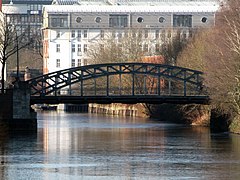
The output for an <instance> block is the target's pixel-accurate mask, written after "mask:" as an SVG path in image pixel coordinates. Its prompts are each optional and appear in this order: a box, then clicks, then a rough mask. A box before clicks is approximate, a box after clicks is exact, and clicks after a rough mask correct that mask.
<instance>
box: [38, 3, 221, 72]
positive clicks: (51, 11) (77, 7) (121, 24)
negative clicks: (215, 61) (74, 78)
mask: <svg viewBox="0 0 240 180" xmlns="http://www.w3.org/2000/svg"><path fill="white" fill-rule="evenodd" d="M62 2H65V1H61V2H58V1H54V3H53V5H47V6H44V7H43V61H44V63H43V64H44V65H43V66H44V67H43V72H44V73H50V72H54V71H57V70H61V69H66V68H70V67H76V66H82V65H87V64H90V63H91V62H89V61H88V57H87V51H88V48H89V46H90V45H91V44H92V43H96V42H97V41H98V40H99V39H104V38H109V37H110V36H111V37H114V38H121V37H123V36H124V35H125V34H126V32H127V31H128V30H131V29H138V31H139V30H140V31H141V33H142V38H143V40H144V41H143V42H144V44H143V46H142V47H143V48H145V49H147V50H148V51H149V52H150V51H151V54H152V55H154V53H157V51H158V48H159V47H160V46H161V45H162V44H163V43H164V41H166V39H167V38H169V37H172V34H174V32H176V30H177V31H178V32H179V31H180V34H181V36H182V37H183V38H188V37H189V36H191V34H192V31H193V30H194V29H198V28H207V27H211V26H214V23H215V13H216V12H217V10H218V9H219V4H218V3H217V2H216V1H214V0H191V1H190V0H185V1H181V0H157V1H151V2H149V1H143V0H141V1H140V0H138V1H134V0H132V1H123V0H119V1H114V2H110V1H104V0H102V1H101V0H95V1H79V2H78V1H73V3H72V4H71V5H61V3H62ZM146 55H148V54H147V53H146Z"/></svg>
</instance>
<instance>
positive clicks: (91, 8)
mask: <svg viewBox="0 0 240 180" xmlns="http://www.w3.org/2000/svg"><path fill="white" fill-rule="evenodd" d="M218 9H219V4H217V3H210V2H208V3H206V2H205V3H204V4H202V3H196V2H195V3H193V2H192V3H184V2H182V3H177V4H176V3H166V2H165V3H158V4H156V5H152V4H147V5H137V6H135V5H65V6H63V5H46V6H44V10H45V11H47V12H48V13H64V12H114V13H121V12H176V13H177V12H183V13H184V12H216V11H217V10H218Z"/></svg>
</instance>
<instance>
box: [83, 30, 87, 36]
mask: <svg viewBox="0 0 240 180" xmlns="http://www.w3.org/2000/svg"><path fill="white" fill-rule="evenodd" d="M83 37H84V38H87V30H84V31H83Z"/></svg>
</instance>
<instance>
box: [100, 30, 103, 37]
mask: <svg viewBox="0 0 240 180" xmlns="http://www.w3.org/2000/svg"><path fill="white" fill-rule="evenodd" d="M100 37H101V38H104V30H101V32H100Z"/></svg>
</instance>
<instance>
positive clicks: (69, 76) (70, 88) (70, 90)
mask: <svg viewBox="0 0 240 180" xmlns="http://www.w3.org/2000/svg"><path fill="white" fill-rule="evenodd" d="M68 83H69V95H70V96H71V95H72V84H71V74H70V72H68Z"/></svg>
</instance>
